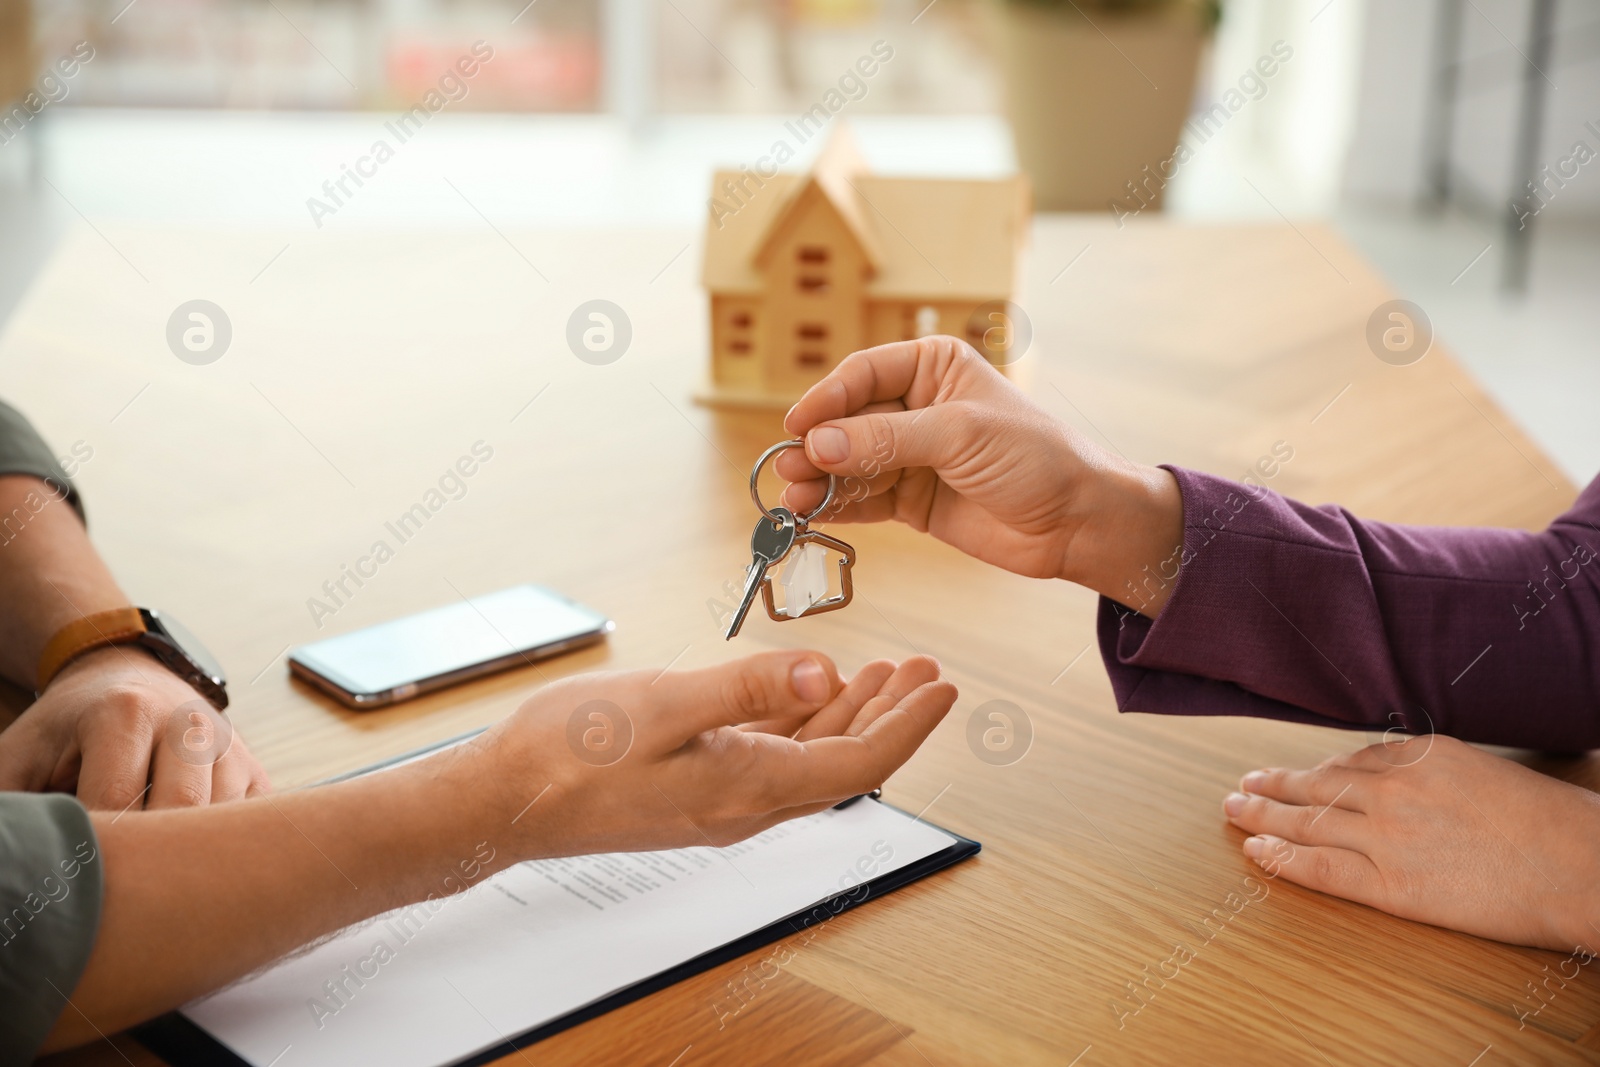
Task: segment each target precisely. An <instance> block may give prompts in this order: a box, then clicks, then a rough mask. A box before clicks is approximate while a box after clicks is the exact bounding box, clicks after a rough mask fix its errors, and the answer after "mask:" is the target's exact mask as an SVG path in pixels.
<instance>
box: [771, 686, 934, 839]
mask: <svg viewBox="0 0 1600 1067" xmlns="http://www.w3.org/2000/svg"><path fill="white" fill-rule="evenodd" d="M956 695H957V694H956V687H955V686H953V685H951V684H950V683H949V682H945V681H936V682H928V683H926V684H924V685H920V686H918V687H917V688H916V689H914V690H913V691H912V692H911V693H910V694H908V695H907V696H906V697H904V698H903V699H902V700H900V701H899V702H898V703H896V704H895V706H894V707H893V708H891V709H889V710H888V711H885V712H884V713H883V714H881V715H879V716H878V717H877V718H876V719H875V720H874V721H873V722H872V723H871V724H870V725H868V726H867V727H866V729H864V730H863V731H862V732H861V733H860V734H859V735H858V736H854V737H819V738H816V739H815V740H811V741H806V742H804V743H791V744H789V745H786V746H782V747H774V748H772V749H771V750H770V751H771V755H770V756H768V757H767V758H764V759H763V760H762V765H761V770H760V775H761V778H762V779H763V780H764V782H765V793H766V797H767V800H768V803H767V805H766V806H767V807H768V808H769V809H775V808H785V807H795V806H798V805H802V804H810V803H821V802H824V801H829V800H831V801H834V802H837V801H840V800H843V799H844V798H846V797H853V796H855V795H856V794H857V793H867V792H871V791H872V790H874V789H876V788H878V787H879V786H880V785H882V784H883V783H884V780H885V779H887V778H888V777H889V776H890V775H891V774H893V773H894V772H895V771H896V770H897V769H898V768H899V767H900V765H901V764H903V763H904V762H905V761H906V760H908V759H910V758H911V754H912V753H913V752H915V751H916V750H917V747H918V746H919V745H921V744H922V742H923V741H925V740H927V737H928V735H929V734H930V733H932V732H933V728H934V727H935V726H938V725H939V722H940V721H941V720H942V719H943V718H944V717H945V715H946V713H948V712H949V710H950V708H951V706H952V705H953V704H955V702H956Z"/></svg>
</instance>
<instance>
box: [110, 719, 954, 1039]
mask: <svg viewBox="0 0 1600 1067" xmlns="http://www.w3.org/2000/svg"><path fill="white" fill-rule="evenodd" d="M474 733H476V731H474ZM470 736H472V735H471V734H468V735H464V736H462V737H457V738H451V739H449V740H447V741H444V742H440V743H438V744H435V745H430V746H428V747H427V748H424V749H419V750H417V751H415V752H411V753H406V754H404V755H402V756H399V757H396V758H394V759H392V760H387V761H385V762H383V763H380V764H376V765H374V766H372V767H369V768H363V769H362V770H359V771H355V772H351V774H348V775H343V776H341V778H347V777H353V776H354V775H357V774H365V773H371V772H372V771H376V770H381V769H384V768H387V767H393V766H397V765H399V764H401V763H405V762H410V761H411V760H414V759H420V758H422V757H423V756H426V755H429V754H432V753H433V752H436V751H438V750H440V749H442V748H446V747H449V746H450V745H452V744H456V743H459V742H461V741H464V740H466V739H467V738H468V737H470ZM334 780H338V779H329V781H334ZM856 804H870V805H878V806H881V808H882V809H884V811H887V812H893V813H897V814H898V815H900V816H904V817H905V818H906V819H907V820H910V825H915V824H918V823H920V824H921V825H922V826H923V827H924V828H925V829H927V830H936V831H937V832H938V833H939V834H942V835H944V836H945V837H947V838H949V839H950V844H949V845H948V846H945V847H942V848H939V849H938V850H937V851H934V852H931V853H929V854H927V855H922V856H920V857H919V858H916V859H913V860H912V861H910V862H909V863H906V864H904V865H901V866H899V867H896V868H894V869H892V870H888V871H885V872H883V873H880V874H877V875H875V876H873V877H870V878H867V879H865V880H863V881H861V882H859V883H858V884H856V885H855V886H853V887H852V888H849V889H841V890H840V891H838V892H834V893H830V894H826V895H823V896H821V897H820V898H818V899H816V900H815V901H814V902H813V903H810V904H808V905H806V906H804V907H802V908H799V909H798V910H794V911H792V912H790V913H789V914H786V915H784V916H782V917H781V918H778V919H776V920H775V921H772V922H769V923H766V924H765V925H762V926H760V927H759V928H757V929H754V930H751V931H749V932H747V933H744V934H742V935H740V936H736V937H733V938H731V939H729V940H727V941H726V942H724V943H721V944H718V945H716V946H715V947H712V948H710V949H709V950H706V951H702V952H700V953H699V954H697V955H694V956H692V957H690V958H687V959H684V960H681V961H679V962H676V963H674V964H672V965H670V966H666V967H664V968H662V969H660V970H658V971H655V972H653V973H650V974H648V975H645V976H643V977H641V978H638V979H637V980H634V981H631V982H629V983H628V984H626V985H623V986H621V987H620V988H616V989H614V990H612V991H610V992H607V993H605V994H604V995H601V996H598V997H596V998H595V999H593V1000H591V1001H589V1002H587V1003H584V1004H582V1005H581V1006H578V1007H575V1008H573V1009H572V1010H568V1011H565V1012H563V1013H562V1014H560V1015H558V1016H556V1017H553V1018H549V1019H547V1020H545V1021H542V1022H540V1023H538V1024H537V1025H534V1026H531V1027H528V1028H525V1029H521V1030H520V1031H518V1032H515V1033H511V1034H509V1035H508V1034H506V1033H501V1035H500V1040H498V1041H496V1042H495V1043H493V1044H491V1045H487V1046H483V1047H479V1048H475V1049H472V1050H470V1051H468V1052H466V1053H464V1054H462V1055H459V1056H454V1057H447V1058H444V1059H441V1060H438V1061H437V1062H434V1063H433V1067H477V1065H480V1064H487V1063H490V1062H492V1061H494V1060H497V1059H500V1058H502V1057H504V1056H506V1055H508V1054H511V1053H513V1052H515V1051H517V1050H520V1049H524V1048H527V1047H528V1046H531V1045H535V1044H537V1043H538V1042H540V1041H543V1040H544V1039H545V1038H547V1037H551V1036H553V1035H555V1034H558V1033H561V1032H562V1031H564V1030H568V1029H570V1028H572V1027H574V1026H577V1025H579V1024H580V1023H584V1022H588V1021H589V1020H591V1019H595V1018H597V1017H599V1016H601V1015H604V1014H606V1013H608V1012H610V1011H613V1010H615V1009H617V1008H620V1007H623V1006H624V1005H627V1004H631V1003H633V1002H634V1001H636V1000H640V999H642V998H643V997H646V996H649V995H650V994H651V993H655V992H657V991H659V990H662V989H666V988H667V987H669V986H672V985H675V984H677V983H679V982H681V981H684V980H685V979H688V978H691V977H693V976H695V975H698V974H700V973H702V972H704V971H707V970H709V969H711V968H713V967H717V966H719V965H721V964H723V963H727V962H729V961H731V960H734V959H737V958H739V957H740V956H744V955H746V954H748V953H752V952H755V951H756V950H758V949H761V948H763V947H765V946H767V945H770V944H772V943H773V942H776V941H779V940H782V939H784V938H786V937H789V936H791V935H794V934H798V933H801V932H803V931H805V930H807V929H809V928H811V927H813V926H817V925H820V924H821V923H824V922H827V921H828V920H829V919H832V918H834V917H835V916H837V915H840V914H843V913H844V912H845V911H849V910H851V909H853V908H856V907H859V906H861V905H862V904H865V903H867V902H868V901H871V900H875V899H877V898H879V897H881V896H884V895H886V894H888V893H892V892H894V891H895V890H896V889H900V888H902V887H904V886H906V885H909V884H911V883H912V882H915V881H917V880H919V879H921V878H924V877H926V876H928V875H930V874H933V873H935V872H937V871H940V870H943V869H944V868H946V867H949V866H951V865H953V864H955V863H959V862H961V861H962V860H964V859H967V858H969V857H971V856H974V855H976V854H977V853H978V852H979V851H980V850H981V848H982V846H981V845H980V844H979V843H978V842H977V841H974V840H972V839H970V838H967V837H964V836H962V835H960V834H956V833H953V832H951V831H949V830H946V829H944V828H942V827H937V826H934V825H933V824H931V823H926V822H923V821H922V820H921V819H920V818H919V817H915V816H912V815H911V814H910V813H909V812H906V811H904V810H903V809H901V808H898V807H895V806H894V805H890V804H886V803H884V802H883V801H881V800H878V799H876V798H875V797H856V798H852V799H851V800H847V801H845V802H844V803H843V804H840V805H838V807H837V808H835V809H834V811H837V810H838V809H840V808H846V807H850V806H854V805H856ZM822 814H823V815H831V814H832V812H828V813H822ZM858 814H862V815H868V814H870V815H871V817H873V818H877V817H878V814H879V813H867V812H862V813H858ZM807 818H808V819H816V818H818V816H808V817H807ZM797 821H798V822H804V821H805V820H797ZM782 825H785V824H780V826H782ZM774 829H775V830H776V829H777V828H774ZM772 832H773V831H767V833H772ZM759 838H760V835H758V838H757V839H756V840H759ZM733 847H738V846H733ZM715 851H716V852H719V853H720V852H722V851H723V850H715ZM639 855H657V854H639ZM729 862H730V864H731V862H732V861H731V860H730V861H729ZM489 881H490V882H492V881H493V879H490V880H489ZM746 881H748V879H746ZM486 884H487V883H486ZM483 889H484V886H480V887H477V888H475V889H474V890H472V892H481V891H483ZM352 929H355V928H352ZM337 936H339V935H336V937H337ZM282 962H283V961H280V963H282ZM277 966H278V964H274V965H273V967H274V968H275V967H277ZM271 969H273V968H268V970H271ZM262 973H265V972H257V975H260V974H262ZM254 977H255V976H252V978H254ZM251 980H252V979H245V980H244V981H245V982H249V981H251ZM230 988H231V987H230ZM226 992H227V991H226V990H225V991H222V992H220V993H219V994H216V995H217V996H220V995H223V993H226ZM209 999H211V998H209V997H208V998H202V1000H201V1001H197V1002H195V1003H196V1004H202V1003H204V1002H205V1001H206V1000H209ZM193 1007H194V1005H190V1006H186V1008H185V1009H180V1010H179V1011H176V1012H171V1013H168V1014H167V1015H164V1016H161V1017H160V1018H157V1019H155V1020H152V1021H151V1022H149V1023H146V1024H144V1025H142V1026H140V1027H137V1028H135V1029H134V1030H133V1031H132V1033H133V1036H134V1037H135V1039H137V1040H138V1041H139V1042H140V1043H141V1044H143V1045H144V1046H145V1047H146V1048H148V1049H149V1050H150V1051H151V1052H153V1053H155V1054H156V1055H157V1056H160V1057H161V1058H162V1059H164V1060H166V1061H167V1062H168V1063H170V1064H172V1065H173V1067H264V1064H263V1063H262V1062H261V1059H260V1057H258V1058H257V1059H256V1060H254V1061H253V1060H252V1059H249V1058H246V1057H245V1056H241V1055H240V1054H239V1053H238V1052H236V1051H235V1050H234V1049H233V1048H230V1047H229V1045H228V1044H226V1043H224V1041H223V1040H220V1039H219V1038H218V1037H217V1036H216V1035H215V1034H213V1033H212V1032H211V1031H209V1030H208V1029H207V1028H206V1027H204V1026H202V1025H201V1024H200V1023H198V1022H196V1021H195V1020H194V1019H192V1018H190V1017H189V1016H188V1015H186V1014H184V1012H185V1011H188V1010H189V1009H191V1008H193ZM480 1014H481V1013H480ZM285 1051H287V1049H286V1050H285ZM430 1062H433V1061H430ZM281 1067H294V1064H293V1062H292V1061H291V1059H290V1058H288V1057H284V1062H283V1063H282V1064H281Z"/></svg>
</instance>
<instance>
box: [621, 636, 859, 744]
mask: <svg viewBox="0 0 1600 1067" xmlns="http://www.w3.org/2000/svg"><path fill="white" fill-rule="evenodd" d="M843 687H844V680H843V679H842V678H840V677H839V669H838V668H837V667H835V666H834V664H833V661H832V660H831V659H829V658H828V657H827V656H824V655H823V654H822V653H820V652H805V651H799V650H783V651H774V652H761V653H757V654H756V655H754V656H746V657H745V658H744V659H737V660H734V661H732V662H730V663H723V664H719V665H718V666H715V667H705V668H702V669H700V670H693V671H673V672H668V673H667V674H664V675H662V676H661V677H660V679H658V680H657V681H656V682H655V684H654V685H652V686H651V687H650V688H651V692H652V693H653V694H654V695H655V701H656V705H657V708H658V709H659V710H661V711H664V712H666V714H665V715H664V716H663V718H664V720H665V721H666V722H667V723H668V724H670V727H669V728H670V729H672V730H673V732H674V733H676V734H678V735H680V736H681V737H682V739H683V740H685V741H687V740H688V739H689V738H691V737H693V736H695V735H696V734H699V733H703V732H705V731H706V730H711V729H714V728H716V727H718V726H737V725H739V724H740V723H746V722H759V721H761V720H764V719H784V718H791V717H796V716H804V715H810V714H811V713H813V712H815V711H816V710H818V709H819V708H821V707H822V706H823V705H825V704H827V703H828V701H830V700H832V699H833V697H834V695H835V694H836V693H838V692H839V690H840V689H842V688H843Z"/></svg>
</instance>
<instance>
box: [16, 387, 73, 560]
mask: <svg viewBox="0 0 1600 1067" xmlns="http://www.w3.org/2000/svg"><path fill="white" fill-rule="evenodd" d="M91 454H92V450H91ZM0 474H31V475H32V476H33V477H35V478H38V479H40V480H42V481H43V482H44V483H45V487H46V488H45V489H42V490H40V495H39V499H40V500H41V501H44V500H45V499H46V497H47V496H50V497H54V498H55V499H57V500H60V499H63V498H65V499H66V500H67V501H68V502H69V503H70V504H71V505H72V506H73V508H74V509H75V510H76V511H77V512H78V517H79V518H85V516H84V511H83V501H82V500H80V499H79V498H78V491H77V489H75V488H74V487H73V485H72V479H71V478H69V477H68V476H67V472H66V471H65V470H64V469H63V468H62V466H61V461H60V460H59V459H57V458H56V456H55V453H53V452H51V451H50V446H49V445H47V444H45V443H44V438H42V437H40V436H39V434H38V431H36V430H35V429H34V428H33V426H32V424H30V423H29V422H28V420H27V419H25V418H23V416H22V413H21V412H20V411H18V410H17V409H16V408H14V407H12V406H11V405H10V404H7V403H6V402H5V401H3V400H0ZM43 506H44V505H43V503H41V504H40V507H43ZM8 518H9V519H11V520H12V521H13V522H14V523H15V522H24V523H25V521H26V520H25V518H23V517H22V516H21V515H13V516H5V515H0V541H4V540H6V539H7V538H8V537H9V536H10V532H8V531H6V530H5V529H4V528H3V526H4V523H5V521H6V520H7V519H8ZM85 521H87V519H86V518H85Z"/></svg>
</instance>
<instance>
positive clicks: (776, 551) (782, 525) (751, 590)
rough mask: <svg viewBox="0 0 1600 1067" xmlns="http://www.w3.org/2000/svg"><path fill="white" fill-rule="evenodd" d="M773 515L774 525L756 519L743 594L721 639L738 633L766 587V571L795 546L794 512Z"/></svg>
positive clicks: (763, 518)
mask: <svg viewBox="0 0 1600 1067" xmlns="http://www.w3.org/2000/svg"><path fill="white" fill-rule="evenodd" d="M772 514H773V516H774V517H776V518H777V519H778V521H777V522H776V523H774V522H773V521H772V520H771V519H768V518H767V517H766V516H765V515H763V516H761V518H759V519H757V520H756V528H755V531H754V532H753V533H751V535H750V569H749V570H748V571H746V572H745V577H744V595H743V596H742V597H741V598H740V600H739V610H737V611H735V612H734V613H733V620H732V621H731V622H730V623H728V632H727V633H726V634H724V635H723V637H722V639H723V640H724V641H731V640H733V638H734V636H735V635H736V634H738V632H739V627H741V626H743V625H744V617H745V616H746V615H748V614H749V613H750V605H752V604H754V603H755V601H756V593H757V592H759V591H760V590H761V588H762V586H763V585H766V584H769V583H767V582H766V581H765V579H766V577H767V572H768V571H769V570H771V569H772V568H773V567H774V566H775V565H776V564H778V563H779V562H781V561H782V559H783V557H784V556H787V555H788V554H789V549H790V548H791V547H793V545H794V536H795V528H794V513H793V512H791V511H790V510H789V509H788V508H773V509H772ZM768 595H769V596H770V595H771V594H770V593H769V594H768Z"/></svg>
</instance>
